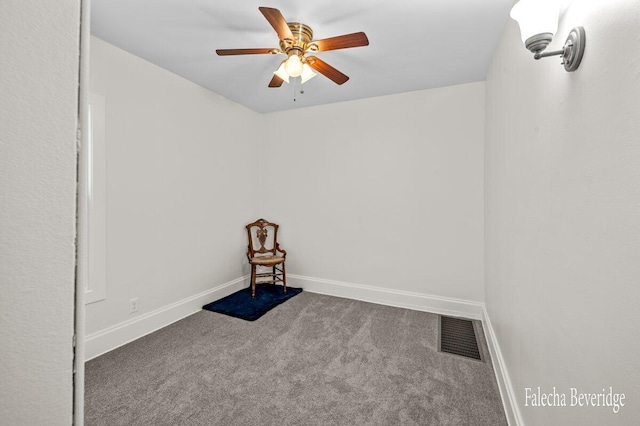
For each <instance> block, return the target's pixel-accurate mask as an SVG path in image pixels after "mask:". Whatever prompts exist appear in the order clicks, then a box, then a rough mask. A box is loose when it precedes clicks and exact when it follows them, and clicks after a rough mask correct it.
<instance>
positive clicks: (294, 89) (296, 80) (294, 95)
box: [293, 78, 298, 102]
mask: <svg viewBox="0 0 640 426" xmlns="http://www.w3.org/2000/svg"><path fill="white" fill-rule="evenodd" d="M297 82H298V79H297V78H294V79H293V102H295V101H296V83H297Z"/></svg>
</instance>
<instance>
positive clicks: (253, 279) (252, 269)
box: [251, 265, 256, 297]
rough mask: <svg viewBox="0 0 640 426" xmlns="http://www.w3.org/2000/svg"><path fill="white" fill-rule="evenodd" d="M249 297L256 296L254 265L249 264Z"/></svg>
mask: <svg viewBox="0 0 640 426" xmlns="http://www.w3.org/2000/svg"><path fill="white" fill-rule="evenodd" d="M251 297H256V265H251Z"/></svg>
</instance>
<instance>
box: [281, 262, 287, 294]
mask: <svg viewBox="0 0 640 426" xmlns="http://www.w3.org/2000/svg"><path fill="white" fill-rule="evenodd" d="M282 287H284V294H287V273H286V272H285V270H284V262H282Z"/></svg>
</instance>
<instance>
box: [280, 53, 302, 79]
mask: <svg viewBox="0 0 640 426" xmlns="http://www.w3.org/2000/svg"><path fill="white" fill-rule="evenodd" d="M302 69H303V66H302V61H301V60H300V57H299V56H298V55H297V54H293V55H291V56H289V59H287V60H286V61H285V63H284V70H285V71H286V72H287V74H289V77H300V75H301V74H302Z"/></svg>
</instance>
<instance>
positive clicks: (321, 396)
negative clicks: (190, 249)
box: [85, 292, 507, 426]
mask: <svg viewBox="0 0 640 426" xmlns="http://www.w3.org/2000/svg"><path fill="white" fill-rule="evenodd" d="M480 340H481V344H482V346H483V347H482V348H481V350H482V351H483V353H484V356H485V359H486V362H481V361H475V360H471V359H466V358H463V357H459V356H455V355H450V354H445V353H440V352H437V316H436V315H434V314H429V313H425V312H417V311H410V310H406V309H399V308H392V307H388V306H381V305H375V304H370V303H364V302H358V301H354V300H349V299H341V298H336V297H330V296H323V295H319V294H314V293H308V292H303V293H301V294H299V295H298V296H296V297H294V298H292V299H291V300H289V301H287V302H286V303H284V304H282V305H280V306H278V307H276V308H275V309H273V310H272V311H270V312H268V313H267V314H266V315H264V316H263V317H262V318H260V319H258V320H257V321H254V322H247V321H243V320H241V319H237V318H232V317H228V316H225V315H221V314H217V313H213V312H208V311H202V312H198V313H197V314H194V315H192V316H190V317H188V318H185V319H183V320H181V321H179V322H177V323H175V324H172V325H170V326H169V327H166V328H164V329H162V330H159V331H157V332H155V333H153V334H150V335H148V336H145V337H143V338H141V339H139V340H136V341H135V342H132V343H130V344H128V345H125V346H123V347H121V348H118V349H116V350H114V351H112V352H109V353H107V354H105V355H102V356H100V357H98V358H96V359H94V360H91V361H89V362H87V364H86V394H85V420H86V425H88V426H93V425H109V426H114V425H476V426H477V425H491V426H496V425H506V423H507V422H506V418H505V415H504V411H503V408H502V403H501V401H500V395H499V391H498V387H497V384H496V380H495V377H494V373H493V368H492V365H491V360H490V357H489V353H488V351H487V348H486V342H485V340H484V336H482V338H481V339H480Z"/></svg>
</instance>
